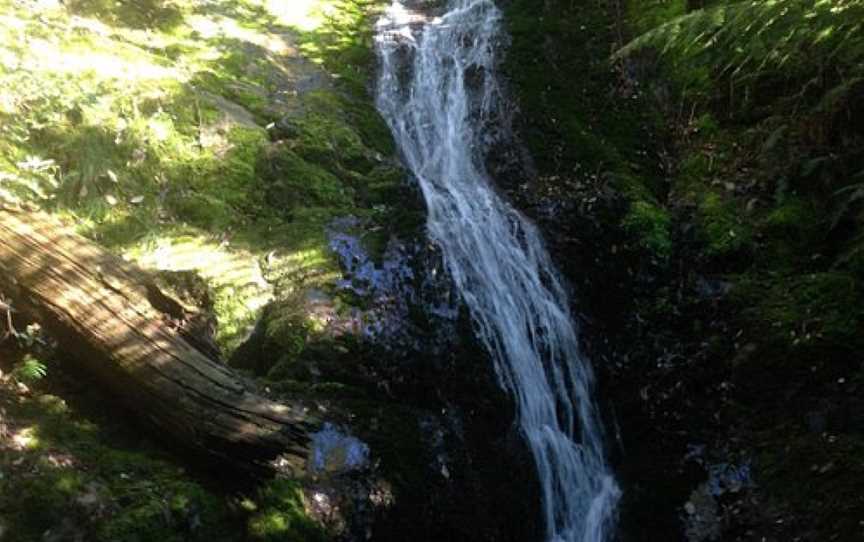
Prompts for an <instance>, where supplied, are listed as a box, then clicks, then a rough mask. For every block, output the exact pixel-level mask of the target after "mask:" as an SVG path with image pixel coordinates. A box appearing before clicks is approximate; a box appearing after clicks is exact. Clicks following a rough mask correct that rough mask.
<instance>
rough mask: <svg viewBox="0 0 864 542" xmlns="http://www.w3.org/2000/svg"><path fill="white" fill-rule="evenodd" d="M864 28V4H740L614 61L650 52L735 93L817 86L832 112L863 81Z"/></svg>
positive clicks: (649, 35)
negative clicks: (778, 85)
mask: <svg viewBox="0 0 864 542" xmlns="http://www.w3.org/2000/svg"><path fill="white" fill-rule="evenodd" d="M862 25H864V0H767V1H743V2H735V3H732V4H726V5H716V6H712V7H709V8H704V9H699V10H696V11H693V12H691V13H689V14H687V15H683V16H681V17H677V18H675V19H672V20H671V21H668V22H666V23H664V24H662V25H660V26H658V27H656V28H654V29H652V30H649V31H648V32H646V33H644V34H642V35H641V36H639V37H637V38H636V39H634V40H633V41H631V42H630V43H629V44H627V45H626V46H624V47H623V48H621V49H620V50H619V51H618V52H617V53H615V57H616V58H619V59H620V58H622V57H625V56H628V55H631V54H633V53H634V52H635V51H638V50H640V49H644V48H649V47H650V48H653V49H656V50H657V51H659V52H660V53H661V55H663V56H664V57H665V58H666V59H667V60H669V61H671V62H672V64H673V65H675V66H678V67H680V68H683V69H684V71H685V72H686V71H687V70H691V71H692V70H693V68H694V67H697V66H698V67H708V69H709V72H710V77H709V81H708V82H709V83H715V84H716V83H722V84H723V85H724V86H725V88H728V89H729V92H730V94H731V93H735V92H736V91H737V92H740V91H741V90H742V87H747V88H748V90H750V91H753V90H754V88H755V84H756V83H758V82H764V81H766V80H778V81H787V82H795V83H801V82H802V81H808V80H811V79H812V80H813V81H814V82H815V83H816V84H817V86H820V87H822V92H821V96H820V98H821V99H820V100H818V101H817V103H818V106H819V107H820V108H822V109H825V108H830V107H832V106H836V105H837V104H838V103H839V102H840V101H843V99H844V98H846V97H847V96H849V94H850V92H851V91H852V90H854V89H855V88H856V87H857V86H858V85H859V84H860V83H861V80H862V79H861V78H862V77H864V29H862ZM814 75H816V77H815V78H813V76H814ZM797 88H801V87H800V85H799V86H798V87H797ZM690 90H691V91H693V90H695V91H699V90H706V89H692V88H691V89H690Z"/></svg>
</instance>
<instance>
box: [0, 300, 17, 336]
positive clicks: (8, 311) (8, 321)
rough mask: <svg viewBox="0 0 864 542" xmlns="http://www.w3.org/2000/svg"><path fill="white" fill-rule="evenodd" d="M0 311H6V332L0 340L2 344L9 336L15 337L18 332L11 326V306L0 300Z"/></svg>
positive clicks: (12, 310)
mask: <svg viewBox="0 0 864 542" xmlns="http://www.w3.org/2000/svg"><path fill="white" fill-rule="evenodd" d="M0 310H4V311H6V332H5V333H4V334H3V337H2V338H0V342H2V341H5V340H6V339H8V338H9V337H10V336H12V337H17V336H18V331H17V330H16V329H15V326H13V325H12V313H13V312H15V309H13V308H12V305H10V304H8V303H6V302H5V301H3V300H2V299H0Z"/></svg>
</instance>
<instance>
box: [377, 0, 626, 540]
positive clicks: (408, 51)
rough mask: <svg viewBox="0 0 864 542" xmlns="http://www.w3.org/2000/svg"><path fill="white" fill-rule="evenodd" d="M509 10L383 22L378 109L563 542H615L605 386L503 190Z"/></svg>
mask: <svg viewBox="0 0 864 542" xmlns="http://www.w3.org/2000/svg"><path fill="white" fill-rule="evenodd" d="M500 22H501V12H500V11H499V10H498V8H497V7H496V6H495V4H494V3H493V2H492V1H491V0H451V1H450V3H449V5H448V6H447V8H446V11H445V12H444V14H443V15H441V16H438V17H434V18H431V17H424V16H423V15H421V14H420V13H418V12H416V11H412V10H410V9H408V8H407V7H406V6H405V5H404V4H403V3H402V2H400V1H398V0H397V1H395V2H394V3H393V4H392V5H391V6H390V8H389V9H388V10H387V12H386V13H385V15H384V16H383V17H382V19H381V20H380V21H379V23H378V27H377V38H376V42H377V50H378V54H379V57H380V64H381V65H380V76H379V79H378V93H377V101H378V109H379V110H380V112H381V113H382V115H383V116H384V118H385V119H386V121H387V122H388V124H389V126H390V128H391V130H392V132H393V135H394V137H395V140H396V142H397V145H398V147H399V150H400V153H401V155H402V158H403V160H404V161H405V163H406V165H407V166H408V167H409V168H410V170H411V171H412V172H413V174H414V176H415V177H416V179H417V181H418V183H419V185H420V188H421V190H422V192H423V196H424V198H425V200H426V204H427V208H428V219H427V229H428V234H429V236H430V238H431V239H432V240H433V241H434V242H435V243H437V244H438V245H439V246H440V247H441V251H442V254H443V258H444V262H445V265H446V266H447V269H448V271H449V273H450V275H451V276H452V279H453V282H454V284H455V286H456V288H457V289H458V291H459V292H460V293H461V296H462V299H463V300H464V302H465V303H466V305H467V306H468V308H469V310H470V313H471V316H472V318H473V321H474V324H475V329H476V333H477V335H478V337H479V338H480V340H481V341H482V342H483V344H484V345H485V347H486V348H487V349H488V351H489V352H490V354H491V357H492V359H493V360H494V363H495V370H496V373H497V375H498V378H499V381H500V383H501V385H502V386H503V387H504V388H505V389H506V390H508V391H509V392H510V393H511V394H512V395H513V397H514V401H515V404H516V408H517V417H518V419H517V423H518V424H519V427H520V429H521V431H522V434H523V435H524V438H525V439H526V441H527V442H528V445H529V446H530V449H531V452H532V454H533V457H534V461H535V464H536V469H537V475H538V479H539V483H540V487H541V491H542V499H543V501H542V511H543V515H544V518H543V519H544V521H545V525H546V529H547V536H546V539H547V540H548V541H550V542H577V541H581V542H602V541H604V540H608V539H609V538H610V535H611V530H612V528H613V523H614V521H613V518H614V514H615V508H616V504H617V501H618V497H619V495H620V491H619V490H618V486H617V485H616V483H615V481H614V478H613V477H612V474H611V471H610V469H609V466H608V465H607V463H606V460H605V457H604V450H603V438H602V432H603V430H602V425H601V421H600V418H599V415H598V413H597V408H596V406H595V404H594V401H593V399H592V387H593V376H592V372H591V368H590V365H589V364H588V362H587V360H586V359H585V358H584V357H583V356H582V354H581V353H580V348H579V342H578V337H577V333H576V330H575V328H574V322H573V318H572V316H571V314H570V310H569V306H568V297H567V293H566V290H565V287H564V285H563V283H562V280H561V279H560V278H559V276H558V273H557V271H556V270H555V268H554V266H553V264H552V262H551V260H550V257H549V254H548V253H547V251H546V249H545V247H544V244H543V240H542V238H541V236H540V234H539V232H538V231H537V229H536V227H535V226H534V225H533V224H532V223H531V222H529V221H528V220H527V219H525V218H524V217H522V216H521V215H520V214H519V213H518V212H517V211H516V210H514V209H513V208H512V207H511V206H510V205H509V204H508V203H507V202H506V201H504V200H503V199H502V198H501V196H500V195H499V194H498V193H497V192H496V191H495V189H494V188H493V186H492V184H491V182H490V179H489V175H488V173H487V172H486V169H485V167H484V165H483V163H484V160H483V156H482V151H481V149H482V147H483V138H484V135H485V134H484V133H483V132H484V131H483V126H484V125H487V124H488V123H489V122H490V121H491V119H493V118H494V115H495V114H496V111H497V108H498V107H499V106H500V101H499V99H500V92H499V87H498V84H497V82H496V78H495V74H494V71H495V64H496V59H495V53H496V50H497V48H498V46H499V42H500V36H501V28H500Z"/></svg>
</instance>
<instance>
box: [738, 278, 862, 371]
mask: <svg viewBox="0 0 864 542" xmlns="http://www.w3.org/2000/svg"><path fill="white" fill-rule="evenodd" d="M735 293H736V297H737V299H738V300H739V302H740V303H741V306H743V307H746V308H744V309H743V313H742V314H743V316H744V317H745V319H746V320H747V321H748V322H749V323H750V325H751V326H755V329H756V330H759V332H760V333H762V334H763V340H766V341H768V342H769V343H770V344H772V345H774V346H775V347H776V346H781V347H783V350H780V352H785V351H786V350H787V349H789V348H804V347H818V348H822V349H825V348H831V349H839V350H841V351H857V350H858V349H860V348H862V347H864V340H862V337H861V334H860V327H861V325H862V322H864V309H862V307H864V294H862V290H861V287H860V282H859V281H858V279H857V278H856V277H855V276H854V275H852V274H850V273H844V272H823V273H810V274H803V275H800V276H795V275H793V276H788V277H784V276H776V275H775V276H769V277H764V278H754V277H746V278H744V279H742V280H741V281H740V282H739V283H738V286H737V288H736V291H735ZM781 357H782V356H781Z"/></svg>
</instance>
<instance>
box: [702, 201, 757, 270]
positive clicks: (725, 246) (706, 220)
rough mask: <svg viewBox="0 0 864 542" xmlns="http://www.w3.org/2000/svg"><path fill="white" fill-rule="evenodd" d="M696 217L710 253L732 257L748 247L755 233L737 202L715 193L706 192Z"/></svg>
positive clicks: (707, 252)
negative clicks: (743, 217)
mask: <svg viewBox="0 0 864 542" xmlns="http://www.w3.org/2000/svg"><path fill="white" fill-rule="evenodd" d="M697 219H698V221H699V225H700V233H701V236H702V240H703V241H704V242H705V245H706V246H705V251H706V254H708V255H709V256H712V257H713V256H730V255H733V254H736V253H739V252H740V251H742V250H744V249H746V248H748V247H749V246H750V243H751V235H752V232H751V230H750V226H749V225H748V224H747V223H746V222H745V221H744V220H743V219H742V216H741V210H740V209H739V208H738V206H737V205H736V204H735V202H734V201H729V200H726V199H724V198H723V197H722V196H720V195H719V194H716V193H708V194H705V195H704V197H703V199H702V201H701V202H700V203H699V207H698V216H697Z"/></svg>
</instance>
